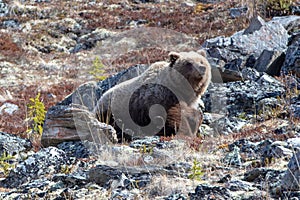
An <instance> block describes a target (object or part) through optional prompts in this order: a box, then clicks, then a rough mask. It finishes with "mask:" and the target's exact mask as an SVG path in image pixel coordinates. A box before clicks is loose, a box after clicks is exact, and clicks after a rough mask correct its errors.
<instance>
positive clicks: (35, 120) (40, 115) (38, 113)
mask: <svg viewBox="0 0 300 200" xmlns="http://www.w3.org/2000/svg"><path fill="white" fill-rule="evenodd" d="M29 101H30V103H29V104H28V109H29V120H30V121H32V124H31V128H30V129H28V130H27V132H29V133H32V132H33V133H37V134H38V135H42V133H43V124H44V120H45V115H46V110H45V105H44V103H43V102H42V101H40V93H39V94H38V95H37V96H36V97H35V98H30V99H29Z"/></svg>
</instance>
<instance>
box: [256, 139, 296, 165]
mask: <svg viewBox="0 0 300 200" xmlns="http://www.w3.org/2000/svg"><path fill="white" fill-rule="evenodd" d="M258 146H259V148H260V149H261V150H260V155H261V163H262V165H263V166H265V165H268V164H270V163H271V162H275V161H274V159H276V158H288V159H289V158H291V157H292V155H293V152H292V150H290V149H287V148H285V147H284V146H282V145H281V143H280V142H278V141H275V142H272V141H271V140H265V141H262V142H260V144H258Z"/></svg>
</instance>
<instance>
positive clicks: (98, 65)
mask: <svg viewBox="0 0 300 200" xmlns="http://www.w3.org/2000/svg"><path fill="white" fill-rule="evenodd" d="M89 73H90V74H91V75H93V76H94V78H95V79H96V80H98V81H102V80H104V79H106V76H105V75H103V74H104V73H105V65H104V64H103V63H102V62H101V60H100V59H99V58H98V57H96V58H95V60H94V61H93V65H92V66H91V69H90V71H89Z"/></svg>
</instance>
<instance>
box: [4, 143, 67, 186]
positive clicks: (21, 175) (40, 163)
mask: <svg viewBox="0 0 300 200" xmlns="http://www.w3.org/2000/svg"><path fill="white" fill-rule="evenodd" d="M66 164H68V157H67V156H66V154H65V152H63V151H62V150H59V149H57V148H55V147H49V148H45V149H42V150H40V151H39V152H37V153H35V154H33V155H31V156H29V157H28V158H27V159H25V160H24V161H22V162H20V163H19V164H18V165H17V166H16V168H14V169H13V170H12V171H11V172H10V173H9V175H8V177H7V178H5V179H4V180H2V181H1V183H0V185H1V186H2V187H7V188H14V187H19V186H20V185H22V184H24V183H27V182H30V181H32V180H34V179H38V178H42V177H45V176H48V175H51V174H55V173H59V172H60V171H61V170H62V166H63V165H66Z"/></svg>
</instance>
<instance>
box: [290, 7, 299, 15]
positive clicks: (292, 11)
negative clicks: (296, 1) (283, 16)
mask: <svg viewBox="0 0 300 200" xmlns="http://www.w3.org/2000/svg"><path fill="white" fill-rule="evenodd" d="M290 10H291V13H292V14H293V15H300V6H291V7H290Z"/></svg>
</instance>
